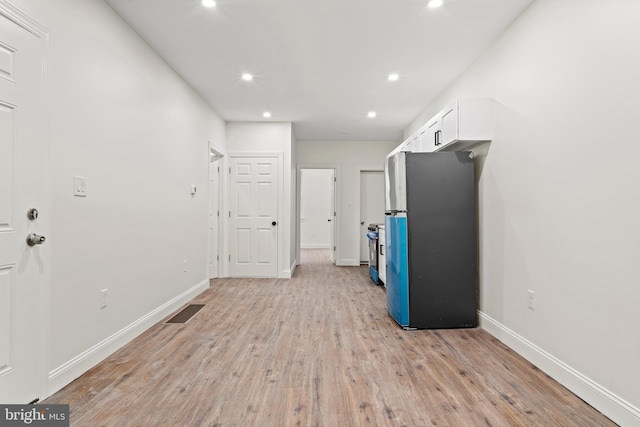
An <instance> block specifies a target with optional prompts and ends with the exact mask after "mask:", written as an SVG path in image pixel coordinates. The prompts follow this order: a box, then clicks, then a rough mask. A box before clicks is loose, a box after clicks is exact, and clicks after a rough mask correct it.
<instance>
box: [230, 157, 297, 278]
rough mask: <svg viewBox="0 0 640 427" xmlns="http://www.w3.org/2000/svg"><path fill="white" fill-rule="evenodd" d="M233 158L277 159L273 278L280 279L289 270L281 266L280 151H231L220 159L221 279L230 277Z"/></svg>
mask: <svg viewBox="0 0 640 427" xmlns="http://www.w3.org/2000/svg"><path fill="white" fill-rule="evenodd" d="M233 158H277V159H278V217H277V220H276V221H277V222H278V250H277V267H278V268H277V271H276V276H275V277H274V278H280V277H282V271H283V270H284V269H286V268H289V266H282V265H281V263H282V260H284V259H286V258H285V256H284V254H283V251H284V248H285V246H286V245H285V244H284V238H285V233H284V228H285V227H284V226H285V225H286V224H284V221H283V220H282V219H283V218H284V209H285V206H284V188H285V187H284V186H285V182H284V153H283V152H282V151H261V152H253V151H246V152H242V151H232V152H228V153H227V154H226V155H225V156H224V157H223V158H222V161H223V163H222V165H223V167H224V168H223V173H222V174H221V177H220V182H221V183H222V184H223V188H224V190H225V193H224V195H223V206H221V208H222V209H221V212H222V213H221V214H220V215H224V216H225V221H221V225H222V224H224V225H223V226H222V227H221V229H222V230H223V234H224V239H223V245H224V247H223V248H222V249H223V250H222V251H221V252H220V253H221V254H223V256H224V262H223V263H222V266H223V275H222V277H230V276H229V274H230V262H229V257H230V256H231V251H230V248H231V245H230V234H231V228H230V227H229V220H230V212H231V209H230V206H229V205H230V203H231V198H230V195H229V191H230V185H231V181H230V179H229V170H230V168H231V159H233Z"/></svg>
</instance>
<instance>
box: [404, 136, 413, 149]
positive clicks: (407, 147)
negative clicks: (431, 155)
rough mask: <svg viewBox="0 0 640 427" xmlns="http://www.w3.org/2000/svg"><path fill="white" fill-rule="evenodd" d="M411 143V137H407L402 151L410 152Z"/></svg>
mask: <svg viewBox="0 0 640 427" xmlns="http://www.w3.org/2000/svg"><path fill="white" fill-rule="evenodd" d="M413 143H414V140H413V137H411V138H409V139H408V140H407V142H406V144H405V146H404V149H403V150H402V151H410V152H412V151H413V150H414V148H413Z"/></svg>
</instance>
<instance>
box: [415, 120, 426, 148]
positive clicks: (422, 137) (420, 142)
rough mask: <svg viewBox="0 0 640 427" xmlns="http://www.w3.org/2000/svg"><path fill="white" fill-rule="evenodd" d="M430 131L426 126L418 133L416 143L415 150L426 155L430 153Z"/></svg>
mask: <svg viewBox="0 0 640 427" xmlns="http://www.w3.org/2000/svg"><path fill="white" fill-rule="evenodd" d="M427 134H428V129H427V127H426V126H422V127H421V128H420V129H418V130H417V131H416V143H415V146H414V150H415V151H418V152H421V153H425V152H427V153H428V152H429V141H428V136H427Z"/></svg>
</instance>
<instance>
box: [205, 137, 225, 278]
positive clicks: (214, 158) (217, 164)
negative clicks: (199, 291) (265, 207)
mask: <svg viewBox="0 0 640 427" xmlns="http://www.w3.org/2000/svg"><path fill="white" fill-rule="evenodd" d="M208 142H209V177H208V180H207V182H211V181H210V179H211V173H212V170H213V168H218V169H221V170H219V171H218V173H217V179H216V183H215V185H217V186H218V191H217V195H218V200H216V201H215V204H214V206H212V204H211V200H209V212H208V213H209V216H210V217H213V218H214V221H215V226H216V228H217V233H216V237H217V238H216V241H215V242H214V243H213V246H214V247H213V248H209V251H210V252H209V253H208V254H207V260H211V258H212V256H214V255H215V256H216V257H217V260H216V261H215V263H216V266H215V272H214V273H213V274H212V271H211V269H209V271H208V272H207V274H208V276H209V279H213V278H218V277H220V276H221V273H220V258H221V256H220V253H221V252H220V235H221V234H222V233H221V232H222V229H221V226H220V218H221V215H222V209H221V203H220V200H221V197H220V196H221V194H222V185H221V183H222V181H221V179H220V177H221V175H222V173H223V172H224V169H223V162H222V158H223V157H224V154H222V153H221V152H220V151H218V150H216V149H215V148H214V147H213V144H212V143H211V141H208ZM208 190H209V191H208V192H207V195H208V197H209V198H210V199H211V197H212V191H211V190H212V189H211V188H208ZM212 207H215V209H214V210H217V212H211V209H212ZM207 222H209V221H207ZM207 225H208V226H210V224H207ZM207 233H208V230H207ZM207 235H208V234H207ZM207 246H209V245H207Z"/></svg>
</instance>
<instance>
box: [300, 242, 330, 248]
mask: <svg viewBox="0 0 640 427" xmlns="http://www.w3.org/2000/svg"><path fill="white" fill-rule="evenodd" d="M329 248H331V246H330V245H329V244H328V243H326V244H322V243H300V249H329Z"/></svg>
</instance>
